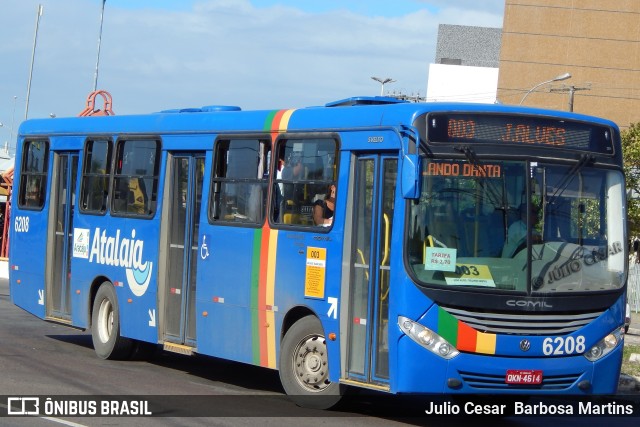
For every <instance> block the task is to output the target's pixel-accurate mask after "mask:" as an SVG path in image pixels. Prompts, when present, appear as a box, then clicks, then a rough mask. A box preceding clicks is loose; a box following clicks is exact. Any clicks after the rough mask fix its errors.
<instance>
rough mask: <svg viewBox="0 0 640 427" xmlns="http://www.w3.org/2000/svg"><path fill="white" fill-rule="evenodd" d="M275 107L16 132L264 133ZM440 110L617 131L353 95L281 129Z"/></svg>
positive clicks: (299, 112)
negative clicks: (271, 108) (272, 108)
mask: <svg viewBox="0 0 640 427" xmlns="http://www.w3.org/2000/svg"><path fill="white" fill-rule="evenodd" d="M277 111H279V110H255V111H243V110H241V109H240V108H239V107H236V106H216V105H211V106H205V107H199V108H182V109H172V110H164V111H160V112H157V113H150V114H141V115H121V116H117V115H116V116H100V117H95V116H94V117H68V118H54V119H51V118H47V119H30V120H27V121H26V122H23V123H22V124H21V126H20V129H19V135H20V136H26V135H29V136H37V135H61V134H65V135H86V134H112V133H123V132H124V133H127V134H136V133H142V134H165V133H175V132H191V133H205V132H206V133H234V132H260V131H262V132H268V131H270V130H271V129H269V128H268V127H266V126H265V124H266V122H267V121H268V120H269V119H270V118H273V115H274V113H275V112H277ZM443 111H449V112H454V111H458V112H477V113H480V112H483V113H500V114H525V115H534V116H536V115H537V116H542V117H556V118H560V119H567V120H578V121H589V122H593V123H598V124H601V125H605V126H610V127H612V128H614V129H616V130H617V125H616V124H615V123H613V122H612V121H609V120H606V119H602V118H598V117H593V116H586V115H581V114H576V113H570V112H566V111H556V110H545V109H538V108H531V107H521V106H513V105H503V104H472V103H448V102H429V103H410V102H406V101H402V100H397V99H395V98H389V97H353V98H347V99H344V100H340V101H335V102H331V103H328V104H326V105H325V106H316V107H305V108H300V109H293V114H292V116H291V118H290V121H289V124H288V129H287V130H288V132H295V131H297V130H304V131H310V130H317V131H328V130H344V129H351V128H375V127H392V126H398V125H411V124H412V123H413V121H414V120H415V118H417V117H418V116H420V115H422V114H425V113H429V112H443Z"/></svg>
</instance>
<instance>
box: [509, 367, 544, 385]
mask: <svg viewBox="0 0 640 427" xmlns="http://www.w3.org/2000/svg"><path fill="white" fill-rule="evenodd" d="M504 382H505V383H507V384H542V371H538V370H527V369H507V375H506V376H505V379H504Z"/></svg>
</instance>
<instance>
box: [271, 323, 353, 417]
mask: <svg viewBox="0 0 640 427" xmlns="http://www.w3.org/2000/svg"><path fill="white" fill-rule="evenodd" d="M278 368H279V371H280V372H279V373H280V382H281V383H282V386H283V387H284V390H285V392H286V393H287V395H289V397H290V398H291V399H292V400H293V401H294V402H295V404H296V405H298V406H303V407H306V408H315V409H328V408H331V407H332V406H334V405H336V404H337V403H338V402H339V401H340V398H341V397H342V394H343V393H344V386H342V385H340V384H338V383H334V382H331V381H329V359H328V357H327V345H326V340H325V337H324V333H323V331H322V324H321V323H320V320H318V318H317V317H315V316H306V317H303V318H302V319H300V320H298V321H297V322H296V323H294V324H293V326H291V328H290V329H289V330H288V331H287V333H286V334H285V336H284V339H283V340H282V345H281V346H280V360H279V367H278Z"/></svg>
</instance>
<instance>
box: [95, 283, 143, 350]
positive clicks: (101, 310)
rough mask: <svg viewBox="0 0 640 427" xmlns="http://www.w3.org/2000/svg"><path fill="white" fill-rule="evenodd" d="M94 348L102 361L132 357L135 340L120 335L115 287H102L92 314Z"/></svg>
mask: <svg viewBox="0 0 640 427" xmlns="http://www.w3.org/2000/svg"><path fill="white" fill-rule="evenodd" d="M91 338H92V340H93V348H94V349H95V352H96V354H97V355H98V357H100V358H101V359H115V360H118V359H126V358H128V357H129V356H130V355H131V351H132V349H133V340H131V339H129V338H124V337H122V336H121V335H120V310H119V308H118V299H117V297H116V291H115V289H114V288H113V285H112V284H111V283H109V282H105V283H103V284H102V285H100V288H99V289H98V292H97V293H96V297H95V299H94V300H93V310H92V313H91Z"/></svg>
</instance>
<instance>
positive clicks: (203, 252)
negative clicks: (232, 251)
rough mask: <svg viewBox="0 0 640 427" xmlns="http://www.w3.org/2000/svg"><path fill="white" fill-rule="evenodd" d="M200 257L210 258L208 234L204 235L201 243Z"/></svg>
mask: <svg viewBox="0 0 640 427" xmlns="http://www.w3.org/2000/svg"><path fill="white" fill-rule="evenodd" d="M200 258H202V259H203V260H205V259H207V258H209V247H208V246H207V235H206V234H203V235H202V244H201V245H200Z"/></svg>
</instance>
